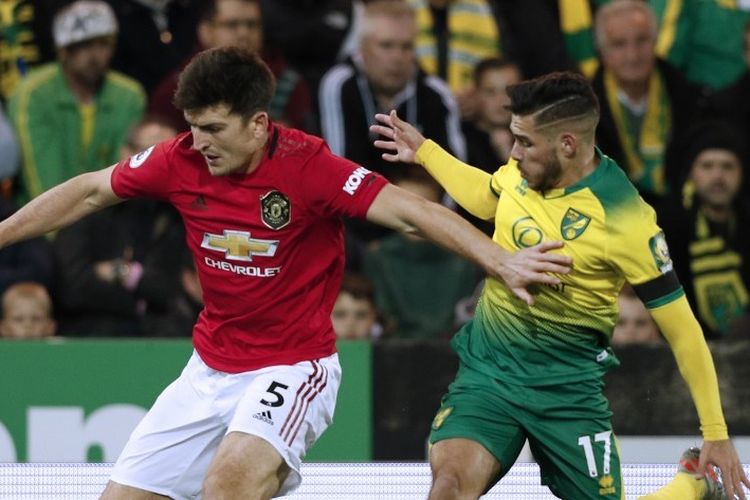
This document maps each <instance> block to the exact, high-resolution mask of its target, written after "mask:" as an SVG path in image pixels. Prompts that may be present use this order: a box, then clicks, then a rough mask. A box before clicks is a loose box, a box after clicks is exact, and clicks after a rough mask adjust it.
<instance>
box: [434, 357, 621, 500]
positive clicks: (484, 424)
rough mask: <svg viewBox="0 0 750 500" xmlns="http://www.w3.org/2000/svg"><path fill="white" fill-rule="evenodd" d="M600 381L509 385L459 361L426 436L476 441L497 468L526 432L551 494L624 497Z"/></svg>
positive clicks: (512, 456)
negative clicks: (538, 385) (494, 462)
mask: <svg viewBox="0 0 750 500" xmlns="http://www.w3.org/2000/svg"><path fill="white" fill-rule="evenodd" d="M603 385H604V384H603V382H602V381H601V380H599V379H594V380H586V381H582V382H576V383H571V384H566V385H553V386H543V387H525V386H514V385H511V384H507V383H505V382H501V381H500V380H496V379H491V378H489V377H487V375H485V374H483V373H479V372H477V371H474V370H471V369H470V368H468V367H467V366H465V365H464V364H463V363H462V364H461V367H460V368H459V371H458V375H457V376H456V379H455V381H454V382H453V383H452V384H451V386H450V388H449V389H448V394H446V395H445V396H444V397H443V401H442V404H441V407H440V410H439V411H438V413H437V415H436V416H435V419H434V420H433V423H432V432H431V433H430V443H435V442H437V441H441V440H443V439H450V438H465V439H470V440H472V441H476V442H477V443H479V444H481V445H482V446H484V447H485V448H486V449H487V450H488V451H489V452H490V453H492V454H493V455H494V456H495V458H496V459H497V460H498V462H499V463H500V466H501V471H502V472H501V474H500V476H499V477H498V478H497V479H498V480H499V479H500V478H501V477H502V476H503V475H505V474H506V473H507V472H508V470H509V469H510V468H511V466H512V465H513V463H515V461H516V459H517V458H518V455H519V454H520V452H521V449H522V448H523V445H524V442H525V441H526V440H527V439H528V441H529V446H530V448H531V451H532V453H533V454H534V458H535V459H536V461H537V462H538V464H539V467H540V469H541V476H542V484H545V485H547V486H548V487H549V489H550V490H551V491H552V493H554V494H555V495H556V496H557V497H559V498H564V499H569V500H571V499H573V500H583V499H597V500H602V499H624V498H625V493H624V491H623V485H622V474H621V471H620V453H619V445H618V443H617V439H616V437H615V435H614V433H613V432H612V424H611V422H610V416H611V412H610V411H609V403H608V402H607V399H606V398H605V397H604V395H603V394H602V388H603Z"/></svg>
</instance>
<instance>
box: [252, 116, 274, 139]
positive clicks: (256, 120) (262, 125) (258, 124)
mask: <svg viewBox="0 0 750 500" xmlns="http://www.w3.org/2000/svg"><path fill="white" fill-rule="evenodd" d="M269 121H270V118H269V117H268V113H267V112H266V111H258V112H257V113H255V114H254V115H253V116H252V117H251V118H250V124H251V125H253V134H254V135H255V136H256V137H259V136H260V135H262V134H264V133H265V132H266V130H267V129H268V122H269Z"/></svg>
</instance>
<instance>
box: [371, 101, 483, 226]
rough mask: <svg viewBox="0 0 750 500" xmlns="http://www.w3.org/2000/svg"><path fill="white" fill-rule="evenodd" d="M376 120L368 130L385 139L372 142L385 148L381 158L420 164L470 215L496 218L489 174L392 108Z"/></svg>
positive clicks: (376, 116) (376, 117)
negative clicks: (387, 113)
mask: <svg viewBox="0 0 750 500" xmlns="http://www.w3.org/2000/svg"><path fill="white" fill-rule="evenodd" d="M375 119H376V120H377V121H378V123H380V125H373V126H372V127H370V130H371V131H372V132H374V133H376V134H379V135H380V136H381V137H383V138H384V139H380V140H377V141H375V143H374V144H375V146H376V147H378V148H380V149H382V150H384V151H385V152H384V153H383V154H382V157H383V159H384V160H387V161H392V162H397V161H400V162H406V163H418V164H420V165H422V166H423V167H424V168H425V170H427V172H429V173H430V175H431V176H432V177H433V178H434V179H435V180H436V181H438V183H439V184H440V185H441V186H443V188H445V190H446V191H447V192H448V194H449V195H451V197H452V198H453V199H454V200H456V202H457V203H458V204H459V205H461V206H462V207H463V208H465V209H466V210H468V211H469V212H470V213H471V214H472V215H474V216H476V217H479V218H480V219H484V220H492V219H493V218H494V217H495V212H496V211H497V201H498V199H497V195H496V194H495V193H493V192H492V189H491V188H490V181H491V179H492V176H491V175H490V174H488V173H487V172H485V171H483V170H480V169H478V168H475V167H472V166H470V165H467V164H466V163H463V162H462V161H460V160H458V159H457V158H455V157H454V156H452V155H451V154H449V153H448V152H447V151H445V150H444V149H443V148H441V147H440V146H438V145H437V144H436V143H434V142H433V141H430V140H427V139H425V138H424V136H422V134H421V133H419V131H418V130H417V129H416V128H415V127H414V126H413V125H411V124H410V123H408V122H405V121H404V120H402V119H400V118H399V117H398V116H397V115H396V112H395V111H391V113H390V114H389V115H384V114H377V115H375Z"/></svg>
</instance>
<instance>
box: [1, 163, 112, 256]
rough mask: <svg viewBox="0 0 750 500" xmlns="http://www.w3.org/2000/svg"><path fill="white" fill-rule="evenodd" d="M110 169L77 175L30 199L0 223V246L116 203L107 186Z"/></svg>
mask: <svg viewBox="0 0 750 500" xmlns="http://www.w3.org/2000/svg"><path fill="white" fill-rule="evenodd" d="M111 171H112V167H110V168H108V169H105V170H100V171H97V172H91V173H87V174H82V175H79V176H77V177H74V178H73V179H70V180H69V181H66V182H64V183H62V184H60V185H58V186H55V187H54V188H52V189H50V190H49V191H46V192H44V193H42V194H41V195H39V196H37V197H36V198H34V199H33V200H31V201H30V202H29V203H27V204H26V205H24V206H23V207H21V208H20V209H19V210H18V211H17V212H16V213H14V214H13V215H12V216H10V217H8V218H7V219H5V220H4V221H2V223H0V247H5V246H8V245H10V244H12V243H15V242H18V241H22V240H27V239H29V238H33V237H36V236H41V235H43V234H46V233H48V232H50V231H55V230H57V229H60V228H61V227H65V226H68V225H70V224H72V223H73V222H75V221H77V220H79V219H81V218H82V217H84V216H86V215H88V214H90V213H93V212H95V211H97V210H99V209H101V208H104V207H106V206H109V205H113V204H115V203H117V202H118V201H119V198H117V197H116V196H115V195H114V193H112V191H111V188H109V176H110V173H111ZM105 183H106V184H105ZM102 186H104V189H102Z"/></svg>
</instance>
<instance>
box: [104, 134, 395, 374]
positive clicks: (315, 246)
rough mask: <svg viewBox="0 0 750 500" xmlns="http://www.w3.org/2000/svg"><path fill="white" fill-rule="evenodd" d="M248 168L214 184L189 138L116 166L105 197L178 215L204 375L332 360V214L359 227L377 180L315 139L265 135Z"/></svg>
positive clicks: (338, 247) (339, 240)
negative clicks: (140, 201)
mask: <svg viewBox="0 0 750 500" xmlns="http://www.w3.org/2000/svg"><path fill="white" fill-rule="evenodd" d="M269 132H270V134H269V141H268V144H267V145H266V151H265V154H264V157H263V160H262V161H261V163H260V165H259V166H258V168H257V169H256V170H255V171H253V172H252V173H250V174H247V175H246V174H236V175H229V176H223V177H213V176H211V175H210V174H209V172H208V168H207V166H206V163H205V160H204V158H203V156H202V155H201V154H200V153H199V152H197V151H195V150H193V149H191V147H192V144H193V139H192V135H191V134H190V133H189V132H187V133H184V134H181V135H179V136H177V137H176V138H174V139H172V140H169V141H164V142H162V143H160V144H158V145H156V146H154V147H152V148H150V149H148V150H146V151H143V152H141V153H139V154H137V155H135V156H133V157H132V158H130V159H128V160H124V161H122V162H120V163H119V164H118V165H117V166H116V167H115V169H114V172H113V174H112V189H113V190H114V192H115V193H116V194H117V195H118V196H120V197H123V198H132V197H149V198H157V199H161V200H165V201H167V202H169V203H171V204H172V205H174V206H175V207H176V208H177V210H179V212H180V214H181V215H182V219H183V222H184V224H185V228H186V230H187V243H188V246H189V247H190V250H191V251H192V253H193V258H194V260H195V264H196V268H197V270H198V275H199V277H200V282H201V286H202V287H203V301H204V304H205V305H204V308H203V311H202V312H201V314H200V316H199V318H198V321H197V322H196V325H195V327H194V328H193V345H194V346H195V348H196V350H197V351H198V353H199V354H200V356H201V358H203V360H204V361H205V362H206V364H208V365H209V366H210V367H212V368H214V369H216V370H221V371H224V372H231V373H236V372H241V371H248V370H255V369H258V368H262V367H265V366H270V365H277V364H293V363H297V362H299V361H302V360H306V359H315V358H320V357H324V356H328V355H330V354H332V353H334V352H335V350H336V343H335V341H336V336H335V334H334V332H333V327H332V325H331V319H330V316H331V310H332V309H333V304H334V302H335V300H336V296H337V294H338V290H339V286H340V284H341V277H342V274H343V271H344V243H343V241H344V237H343V224H342V221H341V216H349V217H364V216H365V215H366V213H367V210H368V208H369V207H370V205H371V204H372V202H373V200H374V199H375V197H376V195H377V194H378V193H379V192H380V190H381V189H382V188H383V187H384V186H385V185H386V183H387V181H386V180H385V179H384V178H383V177H381V176H379V175H377V174H374V173H372V172H370V171H368V170H367V169H365V168H364V167H361V166H359V165H357V164H355V163H352V162H350V161H348V160H345V159H343V158H339V157H337V156H334V155H333V153H331V152H330V150H329V149H328V147H327V146H326V145H325V143H324V142H323V140H322V139H319V138H317V137H314V136H311V135H308V134H305V133H303V132H301V131H298V130H293V129H286V128H283V127H279V126H276V125H272V126H271V128H270V129H269Z"/></svg>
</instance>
